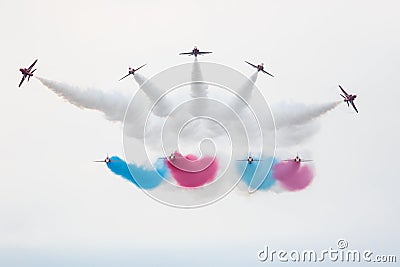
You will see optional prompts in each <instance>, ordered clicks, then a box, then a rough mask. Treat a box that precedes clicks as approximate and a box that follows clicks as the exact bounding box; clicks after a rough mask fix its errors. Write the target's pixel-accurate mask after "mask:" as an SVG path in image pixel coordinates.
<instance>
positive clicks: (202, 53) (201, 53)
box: [197, 52, 212, 55]
mask: <svg viewBox="0 0 400 267" xmlns="http://www.w3.org/2000/svg"><path fill="white" fill-rule="evenodd" d="M211 53H212V52H198V53H197V54H199V55H205V54H211Z"/></svg>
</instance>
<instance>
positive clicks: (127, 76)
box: [118, 73, 131, 81]
mask: <svg viewBox="0 0 400 267" xmlns="http://www.w3.org/2000/svg"><path fill="white" fill-rule="evenodd" d="M129 75H131V74H130V73H128V74H127V75H125V76H124V77H122V78H121V79H119V80H118V81H120V80H122V79H125V78H126V77H128V76H129Z"/></svg>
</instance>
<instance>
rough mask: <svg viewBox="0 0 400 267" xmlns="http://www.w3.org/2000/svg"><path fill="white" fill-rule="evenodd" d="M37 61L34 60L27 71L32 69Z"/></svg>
mask: <svg viewBox="0 0 400 267" xmlns="http://www.w3.org/2000/svg"><path fill="white" fill-rule="evenodd" d="M37 61H38V60H37V59H36V60H35V61H34V62H33V63H32V65H30V66H29V68H28V70H29V71H30V70H31V69H32V68H33V66H35V64H36V62H37Z"/></svg>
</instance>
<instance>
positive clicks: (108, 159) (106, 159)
mask: <svg viewBox="0 0 400 267" xmlns="http://www.w3.org/2000/svg"><path fill="white" fill-rule="evenodd" d="M93 162H105V163H110V162H111V159H110V157H109V156H108V154H107V157H106V158H105V159H104V160H95V161H93Z"/></svg>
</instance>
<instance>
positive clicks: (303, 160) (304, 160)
mask: <svg viewBox="0 0 400 267" xmlns="http://www.w3.org/2000/svg"><path fill="white" fill-rule="evenodd" d="M310 161H312V159H302V160H301V162H310Z"/></svg>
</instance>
